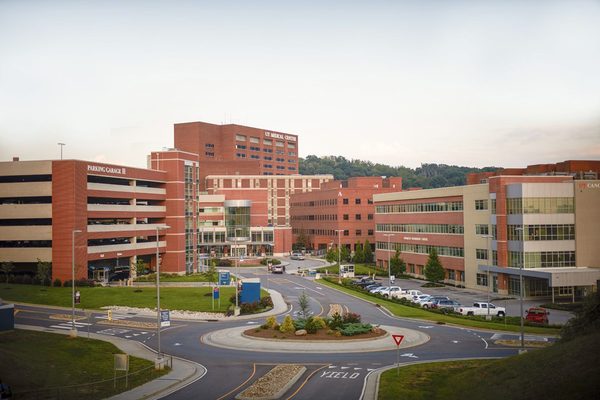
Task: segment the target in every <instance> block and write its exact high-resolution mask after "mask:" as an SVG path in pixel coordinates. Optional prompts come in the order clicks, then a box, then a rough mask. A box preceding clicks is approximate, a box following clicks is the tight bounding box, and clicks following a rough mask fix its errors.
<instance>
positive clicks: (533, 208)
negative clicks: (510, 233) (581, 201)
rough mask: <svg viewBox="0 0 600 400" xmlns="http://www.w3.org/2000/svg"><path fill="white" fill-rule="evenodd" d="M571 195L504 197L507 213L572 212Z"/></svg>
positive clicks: (573, 205) (573, 210)
mask: <svg viewBox="0 0 600 400" xmlns="http://www.w3.org/2000/svg"><path fill="white" fill-rule="evenodd" d="M574 212H575V204H574V199H573V197H536V198H529V197H526V198H516V199H506V213H507V214H572V213H574Z"/></svg>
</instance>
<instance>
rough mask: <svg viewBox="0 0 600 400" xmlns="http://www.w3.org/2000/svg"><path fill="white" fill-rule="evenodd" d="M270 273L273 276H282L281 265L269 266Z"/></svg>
mask: <svg viewBox="0 0 600 400" xmlns="http://www.w3.org/2000/svg"><path fill="white" fill-rule="evenodd" d="M271 273H273V274H283V265H273V266H271Z"/></svg>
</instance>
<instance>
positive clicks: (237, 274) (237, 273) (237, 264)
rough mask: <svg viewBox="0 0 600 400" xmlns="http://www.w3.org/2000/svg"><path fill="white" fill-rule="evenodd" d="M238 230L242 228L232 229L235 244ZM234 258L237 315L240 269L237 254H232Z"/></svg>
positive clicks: (236, 312) (236, 313)
mask: <svg viewBox="0 0 600 400" xmlns="http://www.w3.org/2000/svg"><path fill="white" fill-rule="evenodd" d="M238 230H242V228H235V229H234V233H235V237H234V239H233V242H234V243H236V244H237V240H238V234H237V233H238ZM231 255H233V246H232V247H231ZM234 260H235V277H236V280H235V312H234V314H235V315H239V312H240V306H239V304H238V303H239V299H238V297H239V294H238V286H239V283H240V282H239V280H240V270H239V262H238V258H237V254H236V255H235V256H234Z"/></svg>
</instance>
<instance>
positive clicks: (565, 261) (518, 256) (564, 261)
mask: <svg viewBox="0 0 600 400" xmlns="http://www.w3.org/2000/svg"><path fill="white" fill-rule="evenodd" d="M508 266H509V267H514V268H520V267H521V266H523V268H558V267H574V266H575V252H574V251H538V252H526V253H523V252H520V251H509V252H508Z"/></svg>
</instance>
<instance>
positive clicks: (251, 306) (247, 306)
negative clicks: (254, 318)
mask: <svg viewBox="0 0 600 400" xmlns="http://www.w3.org/2000/svg"><path fill="white" fill-rule="evenodd" d="M257 310H258V301H255V302H254V303H242V304H240V312H241V313H242V314H254V313H255V312H256V311H257Z"/></svg>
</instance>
